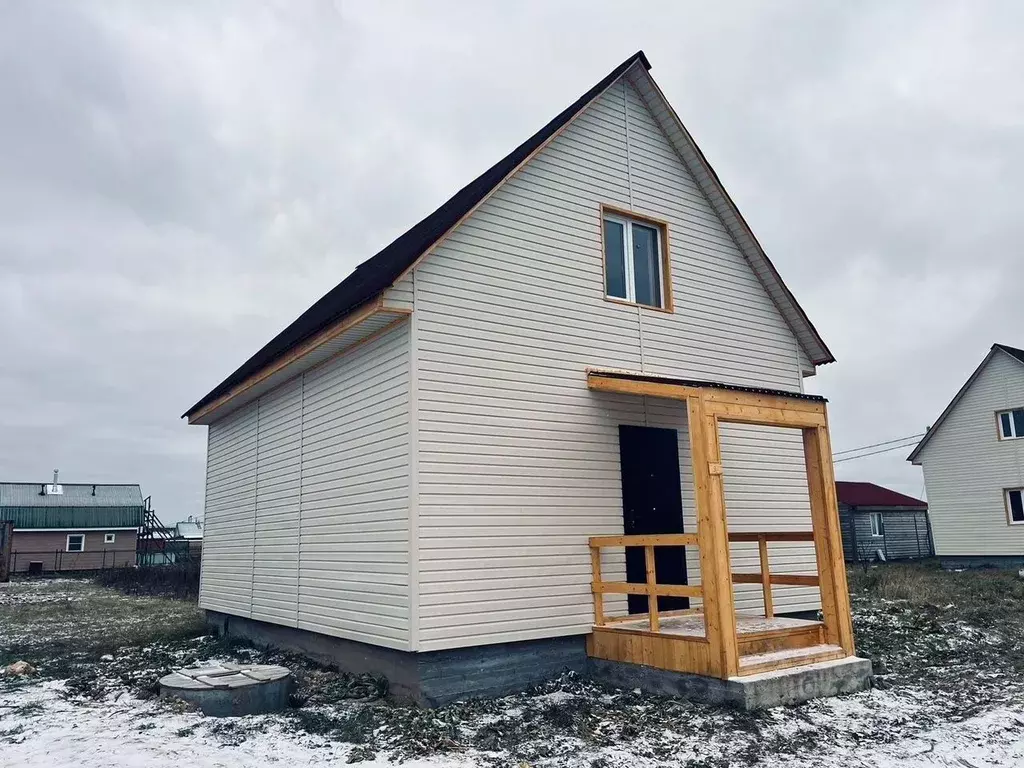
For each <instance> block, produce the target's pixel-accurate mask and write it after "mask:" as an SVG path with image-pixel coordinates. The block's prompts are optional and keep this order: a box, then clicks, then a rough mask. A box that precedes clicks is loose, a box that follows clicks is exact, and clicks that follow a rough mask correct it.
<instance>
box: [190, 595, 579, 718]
mask: <svg viewBox="0 0 1024 768" xmlns="http://www.w3.org/2000/svg"><path fill="white" fill-rule="evenodd" d="M206 617H207V622H208V623H209V624H210V625H212V626H213V627H214V628H215V629H216V630H217V632H218V633H220V634H222V635H224V634H226V635H229V636H232V637H240V638H244V639H246V640H249V641H250V642H252V643H254V644H255V645H258V646H272V647H274V648H282V649H285V650H291V651H298V652H300V653H302V654H305V655H307V656H310V657H311V658H314V659H316V660H317V661H320V662H321V663H324V664H330V665H333V666H336V667H337V668H338V669H341V670H344V671H346V672H352V673H356V674H360V673H364V672H368V673H370V674H373V675H380V676H383V677H386V678H387V679H388V684H389V687H390V691H391V694H392V696H394V697H395V698H397V699H399V700H403V701H411V702H414V703H417V704H422V705H425V706H430V707H436V706H442V705H444V704H448V703H451V702H453V701H458V700H460V699H472V698H488V697H497V696H505V695H508V694H510V693H517V692H519V691H522V690H523V689H524V688H528V687H529V686H531V685H536V684H537V683H542V682H545V681H547V680H551V679H552V678H555V677H558V675H560V674H562V673H563V672H566V671H574V672H577V673H579V674H584V673H585V671H586V666H587V651H586V644H585V636H584V635H575V636H571V637H556V638H549V639H545V640H527V641H523V642H518V643H499V644H496V645H478V646H473V647H471V648H455V649H452V650H447V651H427V652H424V653H412V652H410V651H399V650H394V649H391V648H381V647H379V646H376V645H369V644H368V643H359V642H356V641H354V640H343V639H341V638H338V637H330V636H328V635H322V634H320V633H318V632H310V631H308V630H304V629H295V628H294V627H284V626H280V625H278V624H269V623H267V622H263V621H255V620H253V619H246V618H243V617H240V616H229V615H227V614H223V613H218V612H216V611H207V612H206Z"/></svg>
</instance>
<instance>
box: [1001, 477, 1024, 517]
mask: <svg viewBox="0 0 1024 768" xmlns="http://www.w3.org/2000/svg"><path fill="white" fill-rule="evenodd" d="M1010 491H1020V492H1021V501H1022V502H1024V488H1022V487H1021V486H1019V485H1011V486H1010V487H1009V488H1003V510H1004V511H1005V512H1006V524H1007V525H1024V520H1021V521H1020V522H1017V521H1016V520H1014V519H1013V515H1011V514H1010Z"/></svg>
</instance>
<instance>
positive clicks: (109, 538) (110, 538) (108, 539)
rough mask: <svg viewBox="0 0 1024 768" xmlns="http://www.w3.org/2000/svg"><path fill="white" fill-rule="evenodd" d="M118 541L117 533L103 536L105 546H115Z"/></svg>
mask: <svg viewBox="0 0 1024 768" xmlns="http://www.w3.org/2000/svg"><path fill="white" fill-rule="evenodd" d="M116 539H117V534H116V533H104V534H103V543H104V544H113V543H114V541H115V540H116Z"/></svg>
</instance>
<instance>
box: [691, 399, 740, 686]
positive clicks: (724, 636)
mask: <svg viewBox="0 0 1024 768" xmlns="http://www.w3.org/2000/svg"><path fill="white" fill-rule="evenodd" d="M686 413H687V422H688V427H689V432H690V458H691V462H692V464H693V488H694V497H695V499H696V503H697V535H698V537H699V548H700V580H701V588H702V590H703V600H704V622H705V629H706V632H707V640H708V644H709V646H710V647H709V650H710V654H709V655H710V657H711V658H710V667H711V672H712V674H714V675H716V676H717V677H721V678H727V677H732V676H734V675H736V674H737V673H738V672H739V650H738V647H737V638H736V612H735V605H734V600H733V593H732V572H731V570H730V565H729V537H728V530H727V527H726V522H725V494H724V492H723V488H722V456H721V449H720V446H719V440H718V420H717V419H716V418H715V417H714V416H713V415H707V413H706V410H705V407H704V401H703V397H701V396H697V397H688V398H687V399H686Z"/></svg>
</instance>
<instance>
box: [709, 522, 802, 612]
mask: <svg viewBox="0 0 1024 768" xmlns="http://www.w3.org/2000/svg"><path fill="white" fill-rule="evenodd" d="M770 541H785V542H794V541H809V542H813V541H814V534H813V533H812V532H811V531H772V532H767V531H766V532H764V533H730V534H729V542H730V543H740V542H757V551H758V554H759V555H760V560H761V569H760V570H759V571H758V572H757V573H733V574H731V576H732V583H733V584H760V585H761V591H762V595H763V599H764V615H765V617H766V618H771V617H772V616H774V615H775V607H774V603H773V600H772V585H773V584H777V585H779V586H790V587H817V586H818V585H819V578H818V577H817V576H802V575H796V574H789V573H772V572H771V570H770V568H769V566H768V542H770Z"/></svg>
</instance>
